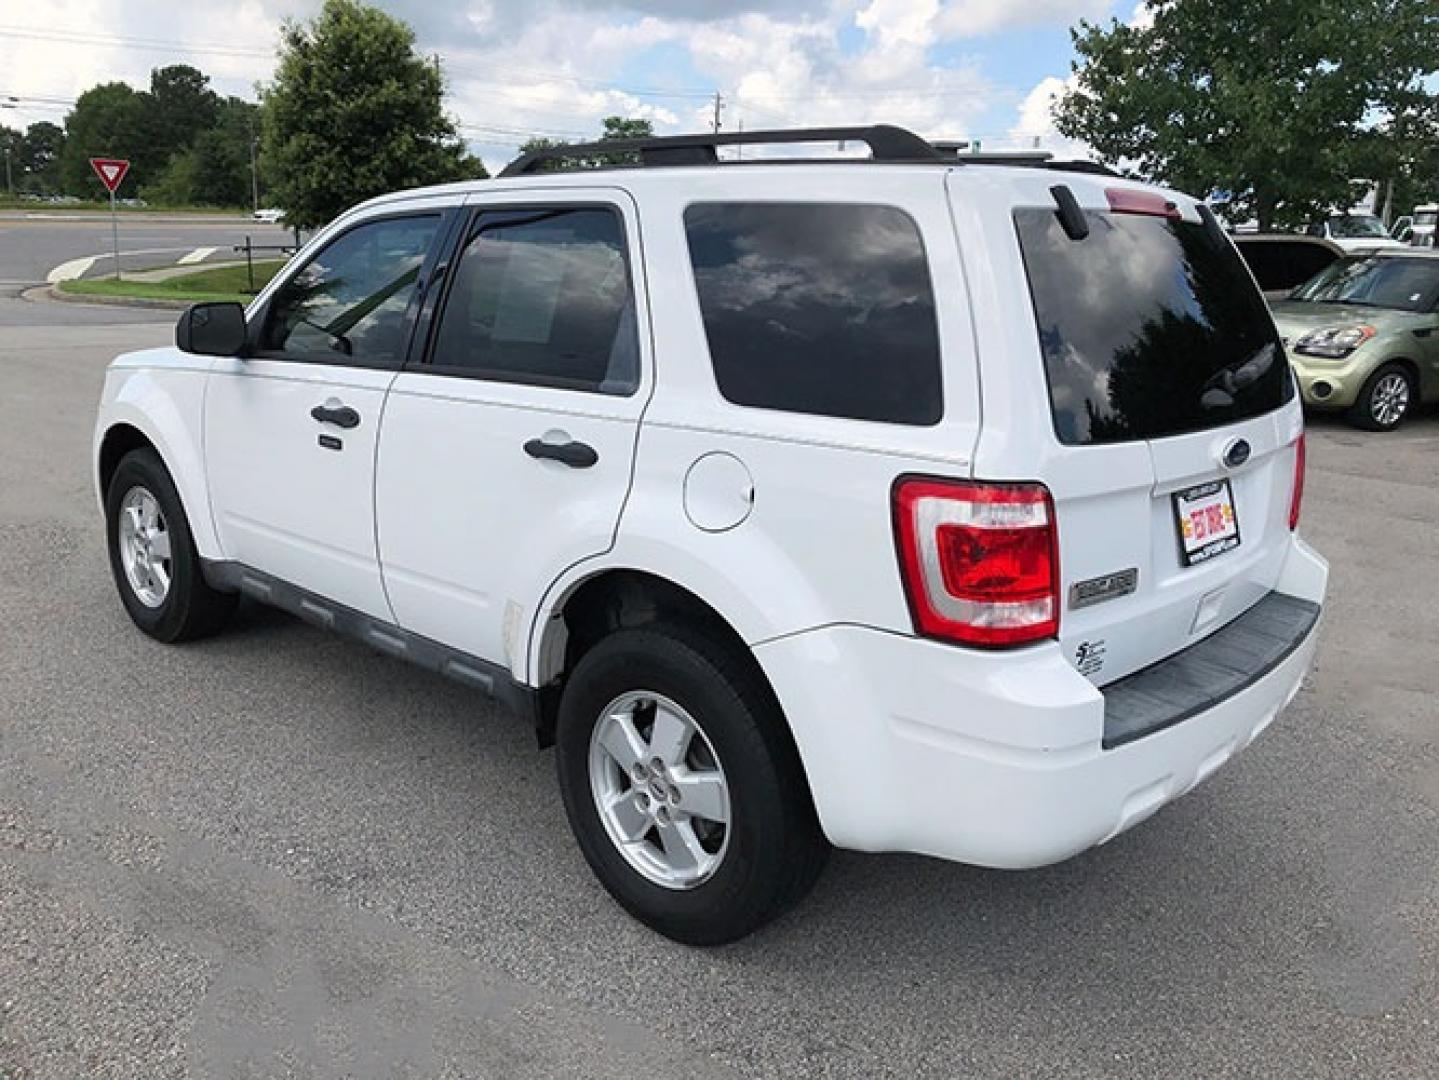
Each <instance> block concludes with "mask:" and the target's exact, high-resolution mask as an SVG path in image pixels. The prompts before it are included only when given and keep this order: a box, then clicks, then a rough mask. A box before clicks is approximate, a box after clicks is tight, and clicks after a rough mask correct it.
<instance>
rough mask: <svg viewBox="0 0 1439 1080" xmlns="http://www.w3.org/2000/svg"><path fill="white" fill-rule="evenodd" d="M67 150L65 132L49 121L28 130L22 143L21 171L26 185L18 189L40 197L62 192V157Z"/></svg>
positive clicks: (19, 185)
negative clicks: (34, 193) (40, 195)
mask: <svg viewBox="0 0 1439 1080" xmlns="http://www.w3.org/2000/svg"><path fill="white" fill-rule="evenodd" d="M64 149H65V129H64V128H62V127H61V126H60V125H59V124H52V123H50V121H48V120H39V121H36V122H35V123H33V124H31V125H30V126H29V127H28V128H27V129H26V130H25V137H24V138H23V139H22V140H20V168H21V170H22V171H23V172H24V180H23V182H22V181H21V180H20V179H18V178H17V179H16V185H17V187H19V188H21V189H22V190H24V191H33V192H36V193H37V194H42V195H52V194H55V193H56V192H58V191H59V190H60V154H61V153H62V152H63V151H64Z"/></svg>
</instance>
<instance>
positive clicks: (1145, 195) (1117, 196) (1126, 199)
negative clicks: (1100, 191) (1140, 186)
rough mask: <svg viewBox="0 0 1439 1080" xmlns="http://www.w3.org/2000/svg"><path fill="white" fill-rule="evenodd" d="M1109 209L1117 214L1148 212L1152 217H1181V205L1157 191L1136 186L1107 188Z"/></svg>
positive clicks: (1106, 196)
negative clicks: (1137, 188)
mask: <svg viewBox="0 0 1439 1080" xmlns="http://www.w3.org/2000/svg"><path fill="white" fill-rule="evenodd" d="M1104 197H1105V198H1106V199H1107V200H1109V209H1110V210H1112V211H1113V212H1114V213H1116V214H1147V215H1148V216H1150V217H1162V218H1173V219H1175V220H1178V219H1179V207H1178V205H1177V204H1175V203H1174V202H1171V201H1170V200H1169V199H1166V198H1165V197H1164V196H1163V195H1161V194H1159V193H1158V192H1157V191H1137V190H1135V189H1134V188H1105V189H1104Z"/></svg>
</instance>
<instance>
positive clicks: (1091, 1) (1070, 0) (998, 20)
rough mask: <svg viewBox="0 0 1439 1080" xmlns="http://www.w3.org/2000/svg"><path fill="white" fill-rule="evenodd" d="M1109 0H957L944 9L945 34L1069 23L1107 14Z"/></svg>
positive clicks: (976, 34)
mask: <svg viewBox="0 0 1439 1080" xmlns="http://www.w3.org/2000/svg"><path fill="white" fill-rule="evenodd" d="M1110 6H1111V5H1110V0H954V2H953V3H951V4H949V5H948V6H947V7H946V8H945V10H944V13H943V16H942V18H941V21H940V32H941V33H942V34H943V35H944V36H945V37H950V38H954V37H979V36H981V35H984V34H993V33H996V32H998V31H1000V30H1010V29H1014V28H1016V27H1022V26H1040V25H1044V24H1052V25H1056V26H1069V25H1070V24H1072V23H1074V22H1075V21H1076V20H1078V19H1081V18H1088V19H1094V18H1099V17H1101V16H1103V15H1107V14H1108V13H1109V9H1110Z"/></svg>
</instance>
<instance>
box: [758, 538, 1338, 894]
mask: <svg viewBox="0 0 1439 1080" xmlns="http://www.w3.org/2000/svg"><path fill="white" fill-rule="evenodd" d="M1327 576H1328V570H1327V566H1326V565H1325V563H1324V560H1323V559H1321V558H1320V557H1319V556H1318V555H1316V554H1315V553H1314V552H1313V551H1312V550H1311V549H1309V548H1308V547H1307V546H1306V545H1304V544H1303V543H1302V542H1301V541H1299V540H1298V539H1297V538H1296V539H1295V540H1293V541H1292V543H1291V547H1290V551H1289V554H1288V557H1287V559H1286V564H1285V568H1284V571H1283V573H1282V575H1281V578H1280V581H1279V584H1278V588H1277V589H1276V592H1278V593H1280V594H1281V595H1284V596H1290V597H1294V598H1296V599H1297V600H1300V601H1304V602H1306V603H1307V604H1309V605H1318V604H1321V603H1322V601H1323V595H1324V589H1325V585H1326V581H1327ZM1317 629H1318V626H1317V620H1312V621H1310V623H1309V624H1308V626H1307V628H1306V629H1305V630H1304V632H1303V633H1302V635H1301V636H1298V637H1297V639H1296V640H1295V641H1293V642H1291V643H1290V645H1289V647H1287V648H1285V649H1284V650H1283V651H1282V656H1279V658H1278V659H1275V658H1274V656H1272V655H1271V656H1269V657H1267V658H1265V664H1266V666H1265V668H1264V670H1263V672H1262V673H1260V674H1257V675H1256V676H1255V677H1254V678H1252V679H1249V680H1246V681H1244V682H1243V683H1242V684H1238V683H1236V684H1235V685H1236V686H1239V688H1238V689H1235V690H1234V691H1233V692H1232V693H1229V694H1228V696H1225V697H1222V698H1221V699H1220V700H1218V701H1214V702H1212V703H1210V704H1209V705H1208V707H1205V708H1202V709H1200V710H1198V711H1189V712H1187V713H1185V714H1184V715H1183V716H1180V717H1179V718H1178V719H1177V720H1176V719H1173V717H1171V722H1169V723H1167V725H1165V726H1163V727H1162V729H1160V730H1152V731H1150V732H1149V733H1147V734H1143V735H1142V737H1134V738H1132V739H1131V740H1130V741H1127V742H1125V743H1124V744H1123V745H1118V746H1114V747H1113V748H1111V749H1105V717H1106V698H1105V693H1104V692H1101V691H1100V690H1098V689H1096V688H1095V687H1094V686H1093V685H1092V684H1091V683H1090V682H1089V681H1088V680H1087V679H1085V678H1084V677H1083V676H1081V675H1079V674H1078V672H1076V671H1075V669H1074V668H1073V666H1071V665H1070V663H1069V662H1068V660H1067V659H1066V658H1065V657H1064V655H1063V654H1062V653H1061V652H1060V650H1059V648H1058V646H1057V645H1054V644H1047V645H1043V646H1036V647H1034V648H1031V649H1025V650H1018V651H1015V652H1009V653H977V652H974V651H971V650H965V649H957V648H953V647H951V646H947V645H942V644H938V643H935V642H929V641H923V640H919V639H916V638H910V637H905V636H902V635H897V634H892V633H886V632H883V631H878V630H870V629H866V628H862V627H853V626H837V627H829V628H826V629H821V630H815V631H811V632H809V633H805V634H799V635H795V636H792V637H788V638H784V639H781V640H778V641H775V642H771V643H769V644H766V645H762V646H760V647H759V648H758V649H757V650H756V655H757V656H758V657H759V660H760V662H761V664H762V665H763V666H764V668H765V671H766V672H767V673H768V675H769V677H770V680H771V682H772V683H773V685H774V687H775V690H776V692H777V693H778V695H779V698H780V701H781V703H782V704H783V706H784V708H785V710H786V714H787V716H788V717H789V720H790V723H791V726H792V728H793V729H794V733H795V739H796V742H797V743H798V745H799V749H800V753H801V756H802V757H803V759H804V764H805V769H806V771H807V773H808V776H809V781H810V786H811V789H812V791H813V792H814V797H815V803H816V807H817V809H818V811H819V816H820V821H821V823H822V824H823V826H824V829H825V832H826V834H827V835H828V836H829V838H830V840H831V841H832V842H833V843H835V844H837V845H839V846H841V847H848V848H853V849H857V850H862V851H910V852H917V853H921V854H926V855H934V856H938V857H940V858H946V859H954V860H957V861H960V862H968V863H974V864H977V865H981V866H992V867H1001V868H1010V869H1020V868H1026V867H1035V866H1043V865H1046V864H1048V863H1053V862H1058V861H1060V860H1062V859H1065V858H1068V857H1070V856H1071V855H1075V854H1077V853H1079V852H1081V851H1084V850H1085V849H1087V848H1089V847H1092V846H1094V845H1096V844H1101V843H1104V842H1105V841H1107V840H1109V839H1111V838H1112V837H1114V836H1117V835H1118V834H1119V833H1121V832H1123V831H1124V830H1125V829H1128V828H1130V827H1131V826H1133V825H1135V824H1137V823H1138V822H1140V821H1142V820H1144V819H1145V818H1147V817H1148V816H1149V815H1151V814H1152V813H1154V812H1155V811H1156V810H1158V809H1159V808H1160V807H1161V806H1163V805H1164V804H1165V803H1167V802H1170V801H1171V800H1173V799H1175V798H1178V797H1179V796H1180V795H1182V794H1184V793H1185V792H1187V791H1189V790H1190V789H1191V788H1192V787H1194V785H1196V784H1197V783H1199V782H1200V781H1201V780H1203V779H1205V778H1206V777H1208V776H1210V775H1211V774H1212V773H1214V772H1215V770H1217V769H1218V768H1219V767H1220V766H1221V765H1223V764H1224V763H1225V762H1226V761H1228V760H1229V759H1230V758H1231V757H1232V756H1233V755H1234V754H1235V753H1236V752H1237V751H1239V750H1241V749H1243V748H1244V747H1245V746H1247V745H1248V744H1249V743H1250V742H1252V741H1253V740H1254V738H1255V737H1256V736H1258V735H1259V733H1260V732H1262V731H1263V730H1264V729H1265V728H1266V727H1268V725H1269V724H1270V723H1271V722H1272V721H1273V720H1274V718H1275V716H1277V715H1278V713H1279V711H1280V710H1281V709H1282V708H1283V707H1284V706H1285V705H1286V704H1288V702H1289V700H1290V699H1291V698H1292V697H1293V696H1294V694H1295V693H1296V692H1297V691H1298V689H1299V686H1300V684H1301V682H1302V680H1303V678H1304V675H1305V672H1306V671H1307V670H1308V668H1309V665H1310V663H1311V661H1312V659H1313V656H1314V651H1315V646H1316V641H1317ZM1221 632H1222V631H1221ZM1190 651H1193V647H1191V650H1186V652H1190ZM1179 655H1180V656H1183V655H1184V654H1183V653H1181V654H1179ZM1141 674H1142V673H1141ZM1174 704H1175V703H1174V702H1170V703H1169V704H1168V705H1166V706H1164V707H1166V708H1170V709H1171V710H1172V709H1173V707H1174Z"/></svg>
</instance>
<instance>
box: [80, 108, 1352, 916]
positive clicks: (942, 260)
mask: <svg viewBox="0 0 1439 1080" xmlns="http://www.w3.org/2000/svg"><path fill="white" fill-rule="evenodd" d="M840 139H845V140H851V141H854V142H864V143H867V144H868V146H869V147H870V151H871V154H870V157H869V158H868V159H864V160H856V159H847V160H827V161H819V160H813V159H808V160H806V159H800V160H776V159H774V158H764V157H761V158H758V159H753V158H752V159H751V160H747V161H744V162H743V163H739V162H730V161H722V160H720V157H719V154H718V148H719V147H720V146H721V145H723V144H725V143H737V142H747V143H806V142H808V143H822V142H833V141H835V140H840ZM616 154H619V155H622V157H621V158H620V160H622V161H624V162H626V164H624V165H623V166H621V167H610V168H593V169H589V168H581V167H579V166H580V165H582V164H584V163H585V160H586V158H587V157H589V156H592V155H595V156H597V155H608V156H609V157H608V158H606V160H613V158H614V155H616ZM94 467H95V478H96V482H97V485H98V490H99V494H100V499H101V502H102V505H103V508H104V512H105V516H106V521H107V526H108V537H109V550H110V560H111V564H112V567H113V571H114V577H115V581H116V583H117V585H118V587H119V591H120V597H121V600H122V601H123V603H124V605H125V607H126V609H127V610H128V612H129V614H130V616H131V617H132V619H133V620H134V622H135V623H136V624H137V625H138V626H139V627H140V628H141V629H142V630H144V631H145V632H146V633H148V634H149V635H151V636H152V637H154V638H156V639H158V640H160V641H164V642H177V641H182V640H185V639H190V638H195V637H198V636H200V635H203V634H207V633H210V632H213V631H215V630H217V629H219V628H220V627H221V626H222V625H223V624H224V622H225V619H226V617H227V616H228V615H229V613H230V612H231V611H232V609H233V608H234V606H235V603H236V598H237V597H238V596H240V595H242V594H243V595H246V596H249V597H252V598H254V599H257V600H259V601H262V602H264V603H267V604H272V605H276V606H278V607H280V608H283V609H286V610H288V611H290V612H293V613H295V614H296V615H298V616H300V617H302V618H304V619H307V620H309V621H310V622H312V623H314V624H316V625H318V626H321V627H324V628H328V629H333V630H337V631H340V632H343V633H346V634H349V635H352V636H355V637H357V638H359V639H361V640H362V641H364V642H366V643H368V644H370V645H371V646H373V647H375V648H377V649H379V650H381V651H383V652H386V653H388V654H391V655H394V656H397V657H404V658H407V659H409V660H412V661H415V662H417V663H419V664H422V665H425V666H427V667H429V668H431V669H433V670H435V671H437V672H440V673H443V674H445V675H448V676H450V677H452V678H454V679H457V680H460V681H462V682H465V683H468V684H470V685H472V686H474V687H475V688H477V689H478V690H480V691H483V692H486V693H488V694H490V695H492V696H493V697H495V698H497V699H499V700H500V701H502V702H504V703H507V704H508V705H510V706H513V707H514V708H515V709H516V710H518V711H519V712H521V713H522V714H523V715H524V716H525V717H527V718H528V719H529V720H530V721H531V722H532V723H533V724H534V725H535V727H536V730H537V731H538V733H539V737H540V741H541V744H542V745H547V744H554V745H555V747H556V757H557V765H558V774H559V790H560V793H561V796H562V797H563V800H564V805H565V808H566V811H567V813H568V817H569V821H570V823H571V825H572V827H573V830H574V833H575V836H576V838H577V840H578V843H579V846H580V848H581V850H582V851H583V853H584V856H585V858H586V859H587V860H588V862H589V864H590V866H591V867H592V868H593V869H594V872H595V874H596V875H597V876H598V878H599V879H600V881H601V882H602V883H603V884H604V886H605V888H606V889H608V890H609V892H610V893H611V894H612V895H613V896H614V897H615V899H616V900H617V901H618V902H619V903H620V904H621V905H623V906H624V907H625V908H626V909H627V910H628V911H630V912H631V913H633V914H634V915H635V916H636V917H638V918H639V919H641V920H643V921H644V922H646V923H647V924H649V925H650V926H652V927H654V928H655V929H657V930H659V931H660V932H662V933H664V934H667V935H669V936H671V937H673V938H675V939H678V940H681V941H686V942H693V943H717V942H723V941H728V940H732V939H734V938H737V937H739V936H741V935H743V934H745V933H747V932H749V931H750V930H752V929H754V928H756V927H757V926H759V925H761V924H762V923H764V922H765V921H766V920H768V919H770V918H772V917H774V916H775V915H777V914H778V913H780V912H781V911H783V910H784V909H786V908H787V907H789V906H791V905H793V904H794V903H795V902H796V901H797V900H798V899H799V898H800V897H801V896H803V895H804V893H805V892H806V890H807V889H808V888H809V887H810V885H811V884H812V883H813V881H814V879H815V877H816V875H817V874H818V873H819V872H820V869H821V866H822V864H823V862H824V858H825V854H826V852H827V850H828V848H829V846H830V845H838V846H840V847H845V848H851V849H856V850H861V851H907V852H920V853H924V854H927V855H932V856H938V857H940V858H946V859H954V860H962V861H964V862H968V863H973V864H978V865H981V866H987V867H1000V868H1016V869H1017V868H1025V867H1037V866H1042V865H1045V864H1048V863H1053V862H1055V861H1057V860H1061V859H1065V858H1068V857H1070V856H1072V855H1074V854H1076V853H1078V852H1081V851H1084V850H1085V849H1087V848H1089V847H1091V846H1093V845H1096V844H1102V843H1104V842H1105V841H1107V840H1109V839H1111V838H1113V837H1115V836H1116V835H1118V834H1119V833H1121V832H1123V831H1124V830H1126V829H1128V828H1130V827H1131V826H1133V825H1134V824H1136V823H1137V822H1139V821H1141V820H1143V819H1144V818H1146V817H1148V816H1149V815H1150V814H1152V813H1154V812H1155V811H1156V810H1157V809H1159V808H1160V807H1161V806H1163V805H1164V804H1165V803H1167V802H1169V801H1171V800H1173V799H1175V798H1177V797H1178V796H1180V795H1182V794H1184V793H1185V792H1186V791H1188V790H1189V789H1190V788H1192V787H1193V786H1194V785H1195V784H1197V783H1199V782H1200V781H1201V780H1203V779H1204V778H1205V777H1207V776H1209V775H1210V774H1211V773H1213V772H1214V771H1215V770H1216V769H1218V768H1219V767H1220V766H1221V765H1223V764H1224V763H1225V762H1226V761H1227V760H1228V759H1229V758H1230V757H1232V756H1233V755H1234V754H1235V753H1236V752H1237V751H1239V750H1241V749H1243V748H1244V747H1245V746H1246V745H1248V744H1249V743H1250V742H1251V741H1252V740H1253V739H1254V738H1255V737H1256V736H1257V735H1258V734H1259V733H1260V732H1261V731H1263V730H1264V728H1265V727H1266V726H1267V725H1268V724H1269V723H1270V722H1271V721H1272V720H1273V719H1274V717H1275V715H1276V714H1277V713H1278V712H1279V710H1280V709H1281V708H1283V707H1284V705H1285V704H1286V703H1287V702H1288V701H1289V699H1290V698H1291V697H1292V696H1293V695H1294V693H1295V692H1296V690H1297V689H1298V688H1299V685H1300V682H1301V679H1302V678H1303V676H1304V673H1305V671H1306V669H1307V667H1308V665H1309V663H1310V661H1311V658H1312V656H1313V653H1314V649H1315V631H1316V626H1317V623H1318V620H1319V615H1320V607H1321V604H1322V601H1323V597H1324V591H1325V584H1326V579H1327V573H1328V571H1327V567H1326V564H1325V563H1324V561H1323V560H1322V559H1321V558H1320V557H1319V556H1317V555H1316V554H1315V553H1314V552H1313V551H1311V550H1310V549H1309V548H1308V547H1307V546H1306V545H1305V544H1304V542H1303V541H1302V540H1301V539H1300V538H1299V536H1298V534H1297V532H1296V527H1297V525H1298V521H1299V513H1300V499H1301V494H1302V490H1303V479H1304V439H1303V431H1302V417H1301V411H1300V401H1299V398H1298V396H1297V394H1296V392H1295V388H1294V380H1293V377H1292V375H1291V373H1290V369H1289V366H1288V364H1287V363H1286V361H1285V356H1284V351H1283V347H1282V345H1281V343H1280V341H1279V338H1278V336H1277V334H1276V332H1275V328H1274V324H1273V322H1272V321H1271V319H1270V317H1269V315H1268V313H1267V311H1266V309H1265V306H1264V302H1263V300H1262V298H1261V296H1260V293H1259V290H1258V288H1257V287H1256V286H1255V284H1254V282H1253V280H1252V278H1251V277H1250V276H1249V274H1248V273H1247V272H1246V270H1245V269H1244V266H1243V264H1242V262H1241V261H1240V259H1239V256H1238V255H1237V254H1236V252H1235V250H1234V248H1233V246H1232V244H1231V243H1230V241H1229V240H1228V239H1227V238H1226V236H1225V235H1224V233H1223V231H1222V229H1221V228H1220V227H1219V225H1218V224H1217V222H1216V221H1215V219H1214V217H1213V215H1212V214H1211V213H1210V212H1209V210H1208V208H1207V207H1205V206H1203V205H1201V204H1198V203H1196V202H1195V201H1194V200H1192V199H1190V198H1188V197H1186V196H1183V195H1180V194H1177V193H1174V192H1169V191H1164V190H1160V189H1157V188H1154V187H1150V186H1146V185H1142V184H1139V183H1135V182H1131V181H1128V180H1124V179H1121V178H1119V177H1117V176H1114V175H1113V174H1110V173H1108V172H1107V171H1106V170H1104V169H1102V168H1100V167H1097V166H1092V165H1084V164H1064V163H1056V162H1052V161H1047V160H1043V159H1042V158H1038V157H1032V156H1031V157H1028V158H1023V159H1018V160H1016V161H1014V162H1010V163H1005V162H1003V161H999V162H996V161H994V160H992V159H982V160H980V159H976V160H973V161H966V160H964V159H959V158H956V157H955V156H954V155H953V154H952V153H949V154H947V153H945V152H943V151H942V150H939V149H936V148H934V147H932V146H931V145H929V144H928V143H926V142H925V141H923V140H922V139H920V138H918V137H917V136H914V135H912V134H910V133H908V132H906V131H903V130H900V129H897V128H890V127H875V128H861V129H826V130H823V131H802V132H768V133H749V134H741V135H730V134H724V135H715V136H683V137H677V138H661V139H653V140H640V141H634V142H607V143H603V144H599V145H596V146H588V147H586V146H581V147H575V146H568V147H564V148H563V151H562V153H553V152H540V153H538V154H532V155H528V156H526V157H523V158H521V159H519V160H518V161H516V162H515V163H514V164H512V165H511V166H510V167H509V168H508V169H506V170H505V172H504V174H503V175H502V176H501V177H500V178H499V179H497V180H494V181H484V182H475V183H463V184H456V185H451V186H446V187H437V188H431V189H426V190H419V191H409V192H403V193H398V194H394V195H390V196H386V197H384V198H380V199H376V200H373V201H371V202H368V203H365V204H364V205H362V206H359V207H356V208H355V209H354V210H352V211H350V212H348V213H346V214H344V215H343V216H342V217H341V218H339V219H338V220H337V221H335V222H334V223H333V224H331V225H330V226H329V227H328V228H326V229H325V230H323V231H322V232H321V233H320V234H319V235H317V236H316V237H315V238H314V240H313V241H311V243H310V244H309V245H308V246H306V248H305V249H304V250H303V251H301V252H300V253H299V254H298V255H297V256H296V257H295V259H294V261H293V263H292V264H291V265H290V266H289V267H288V268H287V269H286V271H285V272H283V273H281V274H280V275H278V276H277V277H276V279H275V280H274V281H273V282H272V283H271V284H270V285H269V287H267V288H266V290H265V291H264V292H263V293H261V294H260V295H259V296H258V297H257V298H256V300H255V301H254V302H253V303H252V304H251V305H250V306H249V308H248V309H246V310H242V309H241V308H240V307H239V306H238V305H224V304H219V305H214V304H207V305H199V306H197V307H194V308H192V309H190V310H189V311H188V312H186V313H185V315H184V317H183V318H182V319H181V320H180V323H179V325H178V327H177V331H176V345H175V347H173V348H161V349H154V350H150V351H146V352H139V353H132V354H129V355H126V356H122V357H120V358H118V359H117V360H115V361H114V363H113V364H112V365H111V367H110V369H109V372H108V375H107V378H106V381H105V388H104V394H103V400H102V402H101V404H100V410H99V421H98V426H97V429H96V434H95V446H94Z"/></svg>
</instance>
